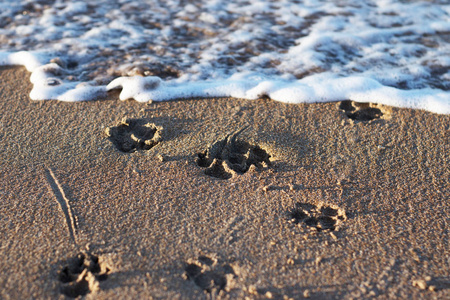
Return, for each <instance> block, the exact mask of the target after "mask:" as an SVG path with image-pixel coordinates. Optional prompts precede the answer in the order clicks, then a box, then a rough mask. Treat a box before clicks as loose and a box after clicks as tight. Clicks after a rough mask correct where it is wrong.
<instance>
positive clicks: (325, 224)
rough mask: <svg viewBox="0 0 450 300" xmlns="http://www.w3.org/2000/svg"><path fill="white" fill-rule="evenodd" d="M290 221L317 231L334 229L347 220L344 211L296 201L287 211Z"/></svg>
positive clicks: (323, 205)
mask: <svg viewBox="0 0 450 300" xmlns="http://www.w3.org/2000/svg"><path fill="white" fill-rule="evenodd" d="M289 218H290V221H291V222H292V223H294V224H304V225H305V226H307V227H312V228H314V229H316V230H317V231H323V230H328V231H334V230H336V228H337V226H339V225H340V224H341V223H342V222H344V221H345V220H347V217H346V215H345V212H344V210H343V209H340V208H333V207H331V206H327V205H325V204H319V205H318V206H316V205H313V204H309V203H299V202H298V203H296V204H295V207H294V208H293V209H292V210H291V211H290V212H289Z"/></svg>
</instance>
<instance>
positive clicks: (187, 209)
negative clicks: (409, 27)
mask: <svg viewBox="0 0 450 300" xmlns="http://www.w3.org/2000/svg"><path fill="white" fill-rule="evenodd" d="M28 78H29V74H28V73H27V72H26V71H25V70H24V69H23V68H2V69H0V106H1V108H0V111H1V115H0V143H1V160H0V170H1V172H0V176H1V178H0V181H1V183H2V184H1V185H0V199H1V202H0V233H1V240H0V261H1V263H0V274H1V275H0V298H1V299H26V298H34V299H41V298H62V299H63V298H65V296H64V294H63V292H64V293H66V294H72V295H79V294H85V293H87V294H86V297H87V298H94V299H127V298H134V299H144V298H148V299H150V298H152V297H153V298H156V299H178V298H180V299H197V298H198V299H201V298H214V297H215V298H232V299H244V298H246V297H248V298H250V299H264V298H273V299H284V298H294V299H301V298H303V297H310V298H312V299H350V298H364V299H367V298H371V297H374V298H380V299H386V298H390V299H396V298H397V299H407V298H411V299H421V298H423V299H433V298H435V299H445V298H446V299H448V298H449V297H450V277H449V276H450V273H449V272H450V271H449V270H450V250H449V238H450V233H449V223H450V217H449V215H450V204H449V196H450V179H449V178H450V141H449V139H450V116H448V115H437V114H432V113H428V112H424V111H418V110H409V109H397V108H389V107H380V106H378V109H379V110H380V111H381V112H382V113H384V114H383V116H382V117H381V118H379V119H375V120H372V121H359V122H354V121H353V120H351V119H349V118H348V117H347V116H346V114H345V112H344V111H343V110H342V109H339V105H340V104H339V103H326V104H307V105H306V104H305V105H290V104H283V103H278V102H274V101H270V100H267V99H261V100H256V101H247V100H239V99H206V100H205V99H195V100H182V101H172V102H163V103H150V104H142V103H137V102H135V101H125V102H121V101H119V100H117V99H116V98H117V95H111V98H112V99H108V100H100V101H93V102H83V103H62V102H56V101H44V102H35V101H32V100H30V99H29V97H28V94H29V91H30V89H31V85H30V83H29V79H28ZM113 98H114V99H113ZM374 101H376V99H374ZM124 117H126V118H130V119H139V120H138V121H137V122H138V123H136V124H137V125H136V124H134V123H133V124H134V125H133V126H135V128H131V130H132V131H133V132H134V135H135V140H136V141H137V142H139V143H137V142H136V143H137V144H138V145H140V146H143V145H145V144H146V143H145V139H147V140H149V141H151V140H152V139H151V138H152V136H153V134H154V132H155V128H156V127H155V128H153V127H149V128H150V129H151V130H150V129H149V130H150V131H148V132H144V133H142V132H139V130H140V131H142V130H144V129H145V128H144V127H145V124H146V123H153V124H154V125H155V126H160V127H162V128H163V129H162V131H161V130H160V128H157V130H158V131H157V132H158V134H161V140H160V141H159V142H158V138H154V139H153V140H154V141H155V143H153V142H150V144H152V146H153V144H156V146H153V147H151V149H150V150H141V151H135V152H133V153H123V152H120V151H118V150H117V148H116V146H115V145H114V144H113V143H112V142H111V141H110V140H109V139H108V138H107V134H106V131H107V128H108V127H112V126H116V125H118V124H120V122H121V120H122V119H123V118H124ZM133 122H135V121H133ZM129 123H130V122H129ZM246 126H248V128H246ZM130 127H132V126H131V125H130V126H128V127H127V126H122V127H120V128H115V129H110V130H109V132H110V134H111V132H115V133H112V134H113V135H114V136H115V137H116V139H119V140H121V138H117V136H118V135H120V134H122V136H125V137H126V136H127V135H126V134H124V133H123V132H122V133H120V134H117V132H118V131H120V130H122V129H130ZM136 128H137V129H136ZM143 128H144V129H143ZM242 128H246V129H245V130H244V131H243V132H242V133H241V134H240V135H239V136H238V141H237V142H236V143H237V144H239V143H242V142H239V141H246V143H248V144H246V145H244V146H246V147H249V145H250V146H255V145H258V146H259V147H260V148H261V149H262V150H265V151H266V152H267V153H268V154H269V155H271V158H270V160H271V163H270V165H268V164H266V163H261V164H259V168H257V167H251V168H250V170H249V171H248V172H246V173H244V174H233V172H228V173H223V172H224V170H226V169H227V166H225V168H222V169H221V167H220V165H219V164H216V167H215V169H214V168H209V169H208V168H205V167H200V166H199V165H198V164H197V162H196V161H198V159H197V158H198V153H203V154H205V155H208V154H207V153H204V151H205V150H207V149H208V147H209V145H211V144H213V143H214V142H217V141H220V140H223V139H224V138H226V136H227V135H229V134H231V133H233V132H236V131H238V130H239V129H242ZM147 129H148V128H147ZM152 130H153V131H152ZM146 134H147V136H145V135H146ZM128 136H129V134H128ZM127 143H128V146H127V145H126V147H130V143H131V146H132V145H133V143H135V142H132V141H131V140H129V141H127ZM147 144H148V143H147ZM216 146H217V144H216ZM238 146H239V145H238ZM236 147H237V146H236V145H235V147H234V148H236ZM216 148H217V147H216ZM225 148H227V147H225ZM227 149H228V150H230V149H231V150H230V151H234V150H236V149H234V150H233V147H228V148H227ZM253 150H254V151H256V152H257V151H260V150H258V149H256V150H255V149H253ZM204 160H205V159H204ZM209 163H211V161H208V162H205V161H203V163H202V164H203V165H205V166H206V165H208V164H209ZM205 170H210V171H211V170H212V171H211V172H212V173H213V174H222V175H225V176H224V177H230V178H229V179H219V178H215V177H211V176H208V175H206V174H205ZM221 172H222V173H221ZM307 215H308V216H307ZM292 217H294V220H291V219H292ZM295 218H297V219H295ZM321 227H322V229H321ZM333 229H334V230H333ZM79 253H84V260H83V258H82V257H81V256H78V258H77V255H78V254H79ZM97 259H98V261H97ZM79 273H81V275H80V274H79ZM208 292H209V293H208Z"/></svg>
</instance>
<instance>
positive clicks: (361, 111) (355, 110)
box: [339, 100, 383, 122]
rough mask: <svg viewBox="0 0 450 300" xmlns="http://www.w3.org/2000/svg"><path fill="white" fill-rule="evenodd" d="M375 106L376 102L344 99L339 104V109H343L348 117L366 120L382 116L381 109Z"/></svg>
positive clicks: (355, 119)
mask: <svg viewBox="0 0 450 300" xmlns="http://www.w3.org/2000/svg"><path fill="white" fill-rule="evenodd" d="M375 106H376V104H371V103H358V102H353V101H350V100H346V101H342V102H341V103H340V104H339V109H341V110H343V111H344V113H345V115H346V116H347V117H348V118H349V119H352V120H354V121H363V122H367V121H371V120H374V119H379V118H381V117H382V116H383V111H382V110H381V109H380V108H378V107H375Z"/></svg>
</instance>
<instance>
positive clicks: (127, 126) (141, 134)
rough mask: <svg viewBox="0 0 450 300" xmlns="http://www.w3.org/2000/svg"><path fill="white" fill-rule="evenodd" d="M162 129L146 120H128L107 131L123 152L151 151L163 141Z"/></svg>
mask: <svg viewBox="0 0 450 300" xmlns="http://www.w3.org/2000/svg"><path fill="white" fill-rule="evenodd" d="M161 131H162V127H160V126H156V125H155V124H153V123H149V122H148V121H147V120H146V119H127V118H124V119H123V120H122V121H121V123H120V124H119V125H117V126H115V127H110V128H107V129H106V135H107V136H108V138H109V140H110V141H111V142H112V143H113V144H114V145H115V146H116V148H117V149H118V150H119V151H121V152H134V151H136V150H150V149H151V148H153V147H154V146H156V145H157V144H158V143H159V142H160V141H161Z"/></svg>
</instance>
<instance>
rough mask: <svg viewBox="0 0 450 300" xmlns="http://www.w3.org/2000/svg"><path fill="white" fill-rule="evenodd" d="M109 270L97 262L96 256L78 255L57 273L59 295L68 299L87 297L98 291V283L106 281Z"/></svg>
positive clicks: (88, 254)
mask: <svg viewBox="0 0 450 300" xmlns="http://www.w3.org/2000/svg"><path fill="white" fill-rule="evenodd" d="M109 272H110V269H109V268H108V267H106V265H104V264H103V263H100V262H99V258H98V256H95V255H92V254H90V253H79V254H78V255H77V256H76V257H74V258H72V259H70V261H69V263H68V264H67V265H66V266H64V267H63V268H62V269H61V270H60V271H59V272H58V280H59V281H60V282H61V283H62V285H61V290H60V291H61V293H62V294H64V295H66V296H67V297H70V298H76V297H79V296H84V295H87V294H89V293H91V292H93V291H96V290H97V289H98V282H99V281H103V280H106V279H107V278H108V274H109Z"/></svg>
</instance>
